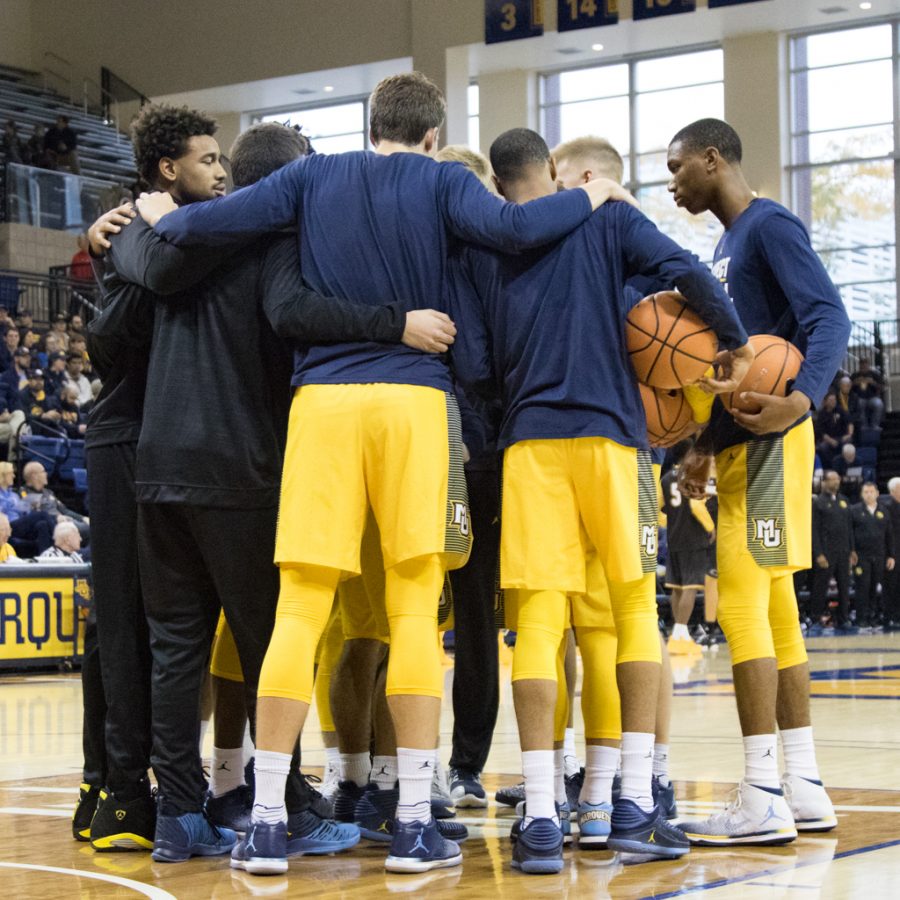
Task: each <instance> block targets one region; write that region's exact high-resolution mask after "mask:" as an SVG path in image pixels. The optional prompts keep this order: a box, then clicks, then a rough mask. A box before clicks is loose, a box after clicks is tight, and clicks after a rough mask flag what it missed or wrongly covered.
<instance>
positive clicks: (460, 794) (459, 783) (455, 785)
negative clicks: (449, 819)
mask: <svg viewBox="0 0 900 900" xmlns="http://www.w3.org/2000/svg"><path fill="white" fill-rule="evenodd" d="M450 799H451V800H453V804H454V806H456V807H457V808H458V809H471V808H484V807H485V806H487V805H488V799H487V795H486V794H485V793H484V787H483V785H482V784H481V775H480V773H478V772H474V771H472V770H471V769H450Z"/></svg>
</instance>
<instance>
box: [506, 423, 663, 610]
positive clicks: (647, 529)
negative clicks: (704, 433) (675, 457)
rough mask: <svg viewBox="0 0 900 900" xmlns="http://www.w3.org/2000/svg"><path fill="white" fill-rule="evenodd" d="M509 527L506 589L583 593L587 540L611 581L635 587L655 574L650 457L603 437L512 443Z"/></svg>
mask: <svg viewBox="0 0 900 900" xmlns="http://www.w3.org/2000/svg"><path fill="white" fill-rule="evenodd" d="M502 523H503V524H502V530H501V539H500V578H501V586H502V587H504V588H514V589H525V590H559V591H565V592H567V593H573V594H584V593H585V590H586V587H585V569H586V561H587V556H588V548H587V547H586V546H585V534H586V536H587V539H588V540H589V541H590V543H591V544H592V545H593V547H594V548H595V549H596V552H597V555H598V556H599V558H600V563H601V565H602V566H603V570H604V572H605V573H606V576H607V578H608V579H609V580H610V581H615V582H631V581H636V580H637V579H639V578H641V577H642V576H643V575H644V574H645V573H648V572H655V571H656V548H657V512H656V486H655V483H654V480H653V469H652V464H651V461H650V454H649V453H648V452H646V451H643V450H636V449H634V448H631V447H623V446H622V445H621V444H617V443H616V442H615V441H611V440H609V439H607V438H600V437H589V438H566V439H554V440H532V441H521V442H519V443H517V444H513V445H512V446H511V447H509V448H507V450H506V453H505V456H504V464H503V513H502ZM582 523H583V530H582Z"/></svg>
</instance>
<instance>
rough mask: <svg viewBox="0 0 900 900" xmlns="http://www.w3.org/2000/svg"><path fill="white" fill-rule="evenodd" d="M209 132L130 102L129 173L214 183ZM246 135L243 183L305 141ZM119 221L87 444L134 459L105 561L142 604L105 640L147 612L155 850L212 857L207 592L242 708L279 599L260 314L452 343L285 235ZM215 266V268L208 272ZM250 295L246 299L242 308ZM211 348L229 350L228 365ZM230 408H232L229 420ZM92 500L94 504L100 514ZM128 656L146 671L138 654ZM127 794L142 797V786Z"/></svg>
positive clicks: (441, 328)
mask: <svg viewBox="0 0 900 900" xmlns="http://www.w3.org/2000/svg"><path fill="white" fill-rule="evenodd" d="M214 128H215V125H214V123H213V122H212V120H210V119H208V118H207V117H205V116H202V115H201V114H199V113H195V112H192V111H190V110H178V109H173V108H171V107H159V106H154V107H147V108H145V110H144V112H143V113H142V114H141V116H140V117H139V119H138V120H137V122H136V124H135V138H136V141H135V143H136V148H137V156H138V161H139V165H140V166H141V170H142V174H143V176H144V178H145V179H146V180H147V181H148V182H150V183H152V184H153V185H155V186H158V187H164V188H166V190H167V191H169V192H170V193H171V194H172V195H173V196H174V197H176V198H177V199H179V200H180V201H181V202H191V201H193V200H196V199H203V198H204V197H206V196H209V195H210V194H215V193H218V192H219V190H220V187H221V184H222V182H221V178H220V174H221V170H220V167H219V166H218V164H217V159H218V147H217V146H216V144H215V141H214V140H213V138H212V135H211V133H212V131H214ZM276 129H277V130H276ZM252 131H253V134H251V135H245V136H244V140H243V143H241V142H240V141H239V145H236V148H235V151H234V162H235V173H236V175H237V173H238V171H239V165H238V164H239V163H240V161H241V160H242V159H243V160H244V161H245V162H246V163H247V165H246V167H245V168H246V171H247V173H248V174H247V176H246V177H248V178H250V177H254V178H258V177H261V175H262V174H266V172H267V171H271V170H272V169H273V168H277V167H278V166H280V165H282V164H284V163H286V162H289V161H290V160H291V159H294V158H296V157H297V156H299V155H301V153H302V152H303V148H302V146H301V144H300V142H299V141H298V140H297V136H296V135H294V138H289V139H288V140H287V141H285V139H284V138H285V134H286V133H287V132H289V129H283V128H281V126H264V127H259V128H257V129H254V130H252ZM290 133H291V134H294V133H293V132H290ZM173 135H174V137H173ZM272 145H274V146H275V148H276V149H275V150H273V146H272ZM240 147H243V157H242V155H241V152H240V149H239V148H240ZM277 148H280V149H277ZM279 154H280V155H279ZM238 183H240V182H238ZM129 221H130V219H129V218H128V217H127V216H121V215H120V216H119V217H118V218H116V217H114V216H113V217H107V219H106V225H105V226H104V227H105V228H106V229H107V230H108V231H110V232H113V233H115V232H118V231H120V229H122V228H124V231H122V233H121V234H119V235H118V236H115V237H113V238H112V242H111V245H109V242H106V243H107V244H108V245H109V251H110V252H109V256H110V262H111V265H112V271H111V273H110V275H109V277H108V278H107V281H106V284H107V287H108V288H109V289H110V290H111V291H112V295H113V296H114V300H113V303H111V304H110V306H109V308H108V309H107V312H106V313H104V316H101V317H100V320H99V321H98V322H97V323H94V327H93V329H92V331H93V333H94V334H95V336H96V334H98V333H100V332H101V331H102V330H105V329H107V330H109V331H110V332H113V333H114V334H116V335H118V338H119V339H120V340H121V341H122V343H121V344H120V345H119V346H118V348H117V349H118V352H116V353H113V354H111V357H112V360H114V361H116V362H118V363H119V364H120V366H121V372H120V373H119V375H120V377H119V378H118V379H116V378H115V377H113V376H112V375H110V374H109V373H107V378H105V379H104V394H105V395H106V396H105V398H104V396H101V402H100V403H98V406H97V407H96V408H95V411H94V413H93V414H92V418H91V428H90V429H89V434H90V433H93V435H94V441H93V443H94V445H95V446H97V441H102V442H103V443H102V444H101V446H104V447H107V448H109V447H112V450H107V451H106V452H107V455H108V454H109V453H112V452H118V450H117V445H122V444H127V445H128V446H127V456H128V460H127V462H128V463H129V464H130V465H131V466H132V467H133V470H130V471H129V470H127V466H126V467H122V466H120V467H119V468H118V470H117V471H118V473H119V479H118V480H119V483H120V485H121V484H122V483H124V482H127V483H128V485H129V487H130V488H131V487H132V486H134V485H135V482H136V490H135V493H134V498H133V499H132V498H129V502H128V503H127V504H125V503H124V498H122V497H120V496H117V498H116V499H121V500H122V501H123V509H122V510H121V513H122V518H123V521H122V522H120V523H119V528H120V531H124V530H126V526H127V534H128V535H129V537H131V538H132V539H133V540H134V544H133V547H134V548H136V549H129V550H128V552H127V553H126V552H124V551H121V549H120V550H118V551H116V553H117V554H118V555H115V554H112V555H113V556H115V560H114V561H115V562H116V563H117V565H119V566H120V567H121V568H122V569H123V570H125V569H128V570H129V571H130V572H131V574H132V575H133V574H134V573H135V572H136V567H135V559H136V555H137V556H139V557H140V560H141V584H142V586H143V599H141V596H140V592H139V587H138V584H137V582H136V581H135V582H134V583H133V589H132V592H131V598H130V599H131V609H130V611H128V612H125V611H124V610H117V613H121V614H120V615H118V616H117V617H115V616H114V617H113V618H108V622H109V626H110V628H111V629H112V630H113V631H115V632H117V633H118V634H119V635H124V633H125V632H129V630H130V633H128V634H127V635H125V637H127V639H128V640H133V641H134V642H135V643H137V644H140V648H141V649H140V653H139V654H136V655H137V656H138V658H140V659H142V660H143V658H144V657H145V656H146V646H147V639H146V637H144V636H143V635H141V634H139V633H138V634H134V633H133V632H135V631H137V630H138V628H137V627H136V626H135V625H134V624H133V623H134V621H135V620H137V619H140V615H139V611H140V608H141V605H142V604H143V606H144V607H145V609H146V613H147V617H148V619H149V622H150V633H151V643H152V644H153V667H154V671H155V674H154V678H153V704H152V706H153V744H154V751H153V756H152V763H153V766H154V769H155V771H156V774H157V780H158V782H159V784H160V789H161V795H162V799H161V804H160V816H159V819H158V821H157V824H156V850H155V854H154V855H155V857H156V858H158V859H162V860H164V861H176V860H178V859H184V858H187V856H188V855H190V854H191V853H192V852H202V853H209V852H226V851H227V850H228V849H229V847H230V845H231V843H232V842H233V839H232V838H231V836H230V835H229V834H228V833H227V832H225V831H224V829H223V830H221V831H219V832H215V831H213V830H212V829H211V828H210V826H209V825H208V824H207V823H206V821H205V820H204V819H203V816H202V815H201V814H200V810H201V806H202V803H203V799H204V794H205V790H206V784H205V781H204V780H203V776H202V772H201V769H200V760H199V755H198V747H197V744H198V741H197V731H198V724H197V723H198V721H199V716H198V709H197V707H198V704H199V684H200V681H201V680H202V676H203V670H204V661H205V659H206V657H207V655H208V651H209V645H210V641H211V637H212V630H211V629H212V627H213V626H214V624H215V617H216V615H217V614H218V609H219V603H220V601H223V602H224V605H225V607H226V612H227V613H228V614H229V619H230V620H231V625H232V629H233V632H234V635H235V640H236V642H237V646H238V649H239V653H240V655H241V662H242V667H243V670H244V675H245V679H246V686H247V699H248V707H249V708H250V709H251V715H252V709H253V701H254V700H255V685H256V678H257V677H258V670H259V663H260V662H261V659H262V654H263V652H264V651H265V647H266V644H267V642H268V633H269V631H270V630H271V620H272V617H273V615H274V607H275V600H276V598H277V578H276V577H275V569H274V566H273V565H272V562H271V560H272V555H273V551H272V542H273V541H274V526H275V506H274V503H275V498H276V495H277V488H278V479H279V476H280V468H281V452H282V449H281V448H282V444H283V435H284V430H285V428H286V410H287V405H288V403H289V401H290V393H289V387H288V385H289V376H290V359H289V353H288V349H287V346H286V345H285V344H284V343H283V342H282V341H281V340H279V339H278V338H277V337H276V335H275V334H274V332H273V330H272V325H271V324H270V322H272V323H277V324H278V326H279V327H280V328H284V329H286V332H287V334H288V335H289V336H290V337H292V338H293V339H295V340H297V341H310V340H325V341H327V340H334V339H337V338H347V337H348V336H349V337H350V338H352V339H362V338H363V337H369V338H372V339H375V340H382V341H387V342H390V341H399V340H401V339H403V340H404V341H406V342H407V343H409V344H410V345H412V346H416V347H418V348H419V349H429V348H430V345H432V344H436V343H440V342H436V338H437V337H446V338H447V339H449V340H452V337H450V336H448V332H447V323H449V320H448V319H447V318H446V317H445V316H441V315H440V314H436V313H432V312H431V311H419V312H418V313H416V314H412V313H411V314H409V315H407V316H406V318H405V319H404V314H403V312H402V311H401V310H400V308H399V305H396V304H395V305H394V306H389V307H376V308H372V307H368V306H358V305H356V304H352V303H343V302H338V301H337V300H334V299H333V298H325V297H320V296H319V295H316V294H313V293H311V292H309V291H306V290H305V289H303V288H302V287H301V280H300V277H299V271H298V269H297V262H296V251H295V249H294V238H293V237H292V236H291V235H282V236H277V237H274V238H272V239H269V240H266V241H265V242H260V243H257V244H254V245H253V246H252V247H249V248H247V249H246V250H245V251H243V252H242V253H240V254H237V255H234V254H232V256H231V257H230V258H228V259H226V258H225V255H224V254H222V253H217V254H212V253H206V254H204V253H199V252H198V253H189V254H186V253H184V252H183V251H179V250H177V249H175V248H170V247H161V246H160V244H161V242H160V241H159V240H158V239H157V238H156V237H155V235H154V234H153V232H152V231H150V230H149V229H147V228H146V226H145V225H144V224H143V222H142V221H140V220H137V221H134V222H133V223H131V224H130V225H128V227H127V228H125V227H124V226H125V223H127V222H129ZM99 226H100V223H97V225H96V226H95V229H94V230H92V231H94V232H95V234H94V237H95V239H96V240H97V243H98V245H101V246H102V243H103V241H104V239H103V238H102V231H103V230H104V229H103V228H100V227H99ZM220 263H221V267H220V270H219V271H218V272H216V273H214V274H210V272H211V270H212V269H213V268H214V267H215V266H216V265H219V264H220ZM154 298H156V302H154ZM253 298H256V302H250V301H251V300H252V299H253ZM451 328H452V326H451ZM151 334H152V340H151V341H148V338H149V337H150V335H151ZM110 340H112V338H110ZM129 340H130V341H132V342H133V343H132V344H131V349H128V348H129V344H128V341H129ZM134 344H137V345H138V347H137V349H136V348H135V347H134ZM426 345H428V346H426ZM442 346H443V345H442ZM435 349H437V347H435ZM95 353H98V356H99V360H98V361H99V363H100V365H102V364H103V359H102V356H103V355H102V353H99V351H98V350H97V349H95V347H94V346H92V347H91V354H92V356H94V354H95ZM223 359H227V360H229V365H228V367H227V368H226V367H223V365H222V360H223ZM186 371H190V372H191V373H192V384H191V385H190V389H189V390H188V389H187V387H188V386H187V385H185V384H182V383H181V377H182V375H183V373H184V372H186ZM145 384H149V388H146V387H145ZM104 399H106V403H104V402H102V401H103V400H104ZM235 410H240V413H241V415H240V423H241V427H237V424H236V422H235V415H234V413H235ZM138 439H139V441H138ZM136 441H138V444H137V447H135V442H136ZM89 443H92V442H91V441H89ZM119 449H121V448H119ZM135 450H136V453H135ZM94 455H95V456H96V455H97V454H94ZM99 468H100V467H99V466H98V469H99ZM103 469H104V471H105V473H106V474H104V476H102V484H104V485H105V489H106V490H107V491H108V492H114V485H113V484H112V483H107V482H108V481H109V479H108V478H107V475H108V474H109V472H110V471H111V469H110V467H108V466H103ZM98 480H101V479H98ZM93 489H94V487H93V485H92V491H93ZM103 489H104V488H102V487H101V490H103ZM120 493H124V492H122V491H120ZM135 500H136V501H137V504H138V507H135ZM101 502H102V501H101ZM95 504H96V500H94V499H92V502H91V508H92V511H93V512H94V515H95V517H97V518H99V517H100V516H99V514H98V512H97V509H96V505H95ZM125 506H127V509H125V508H124V507H125ZM136 508H137V509H139V513H137V518H138V519H139V520H140V525H139V526H138V527H137V531H136V530H135V527H136V526H135V515H136V513H135V510H136ZM125 519H127V522H125V521H124V520H125ZM120 547H121V545H120ZM111 561H113V560H112V559H111ZM129 583H130V582H129ZM108 587H109V591H110V593H108V594H107V597H106V601H105V604H106V607H107V608H110V607H112V605H113V604H114V603H115V602H116V601H115V599H114V595H113V594H112V591H113V590H114V588H113V585H111V584H110V585H108ZM100 593H102V587H101V589H100ZM103 605H104V600H103V599H102V598H101V600H100V606H101V607H102V606H103ZM101 618H102V610H101ZM113 640H114V639H113ZM101 646H103V638H101ZM115 656H116V657H117V658H118V657H119V656H120V654H119V653H116V654H115ZM119 664H121V663H119ZM143 665H144V667H145V668H144V670H143V671H145V670H146V661H144V663H143ZM109 680H110V681H115V682H116V683H118V684H121V683H122V681H123V678H122V676H121V674H115V675H112V674H111V675H110V679H109ZM144 683H146V676H144V677H143V680H142V681H141V684H144ZM124 721H125V720H123V722H124ZM140 721H141V722H143V721H145V717H143V718H141V719H140ZM108 730H109V726H108ZM135 736H136V737H139V738H141V740H139V741H137V743H138V744H139V746H136V747H134V748H133V750H134V751H135V752H134V756H133V765H132V768H131V770H130V772H129V775H128V780H129V782H130V783H131V784H139V785H140V784H142V781H141V779H142V777H143V774H144V772H145V770H146V760H147V751H148V749H149V742H148V740H147V731H146V729H145V728H144V729H135ZM295 774H296V773H295ZM119 790H120V791H122V788H119ZM139 793H140V794H141V796H142V797H143V802H144V803H145V804H146V802H147V797H148V796H149V795H148V792H147V790H146V788H145V787H144V788H142V789H141V791H139ZM289 801H290V802H291V804H292V805H291V810H292V812H294V813H296V815H297V816H298V817H300V818H303V817H305V816H306V815H307V813H306V808H307V806H308V792H307V789H306V785H305V782H303V781H302V779H301V778H300V777H299V774H296V777H292V779H291V780H290V781H289ZM315 824H316V825H319V824H321V820H317V821H316V823H315ZM151 833H152V831H151ZM223 835H224V839H223ZM98 837H99V835H98ZM105 837H106V838H110V835H105ZM104 849H106V848H104Z"/></svg>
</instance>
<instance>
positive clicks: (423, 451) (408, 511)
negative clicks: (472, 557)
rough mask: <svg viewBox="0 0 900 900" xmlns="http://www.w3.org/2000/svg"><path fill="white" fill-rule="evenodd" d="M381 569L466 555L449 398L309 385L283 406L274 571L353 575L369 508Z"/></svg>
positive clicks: (457, 430)
mask: <svg viewBox="0 0 900 900" xmlns="http://www.w3.org/2000/svg"><path fill="white" fill-rule="evenodd" d="M370 505H371V509H372V511H373V513H374V515H375V519H376V521H377V522H378V527H379V529H380V532H381V549H382V553H383V556H384V565H385V566H386V567H388V568H390V567H393V566H395V565H397V564H398V563H401V562H405V561H406V560H411V559H416V558H419V557H423V556H431V555H437V556H439V558H440V559H441V561H442V562H443V564H444V566H445V567H446V568H448V569H453V568H458V567H460V566H462V565H464V564H465V562H466V560H467V559H468V555H469V549H470V547H471V541H472V532H471V525H470V519H469V507H468V496H467V493H466V480H465V474H464V472H463V456H462V433H461V427H460V418H459V409H458V407H457V405H456V399H455V398H454V397H452V396H451V395H450V394H446V393H444V392H443V391H439V390H436V389H435V388H430V387H421V386H416V385H405V384H312V385H304V386H303V387H301V388H298V389H297V391H296V392H295V394H294V401H293V404H292V406H291V416H290V422H289V425H288V439H287V448H286V453H285V465H284V474H283V477H282V486H281V503H280V509H279V520H278V536H277V540H276V545H275V562H276V563H278V564H279V565H291V566H297V565H313V566H323V567H327V568H331V569H338V570H340V571H342V572H345V573H351V574H356V575H358V574H359V573H360V571H361V564H360V543H361V540H362V536H363V532H364V530H365V525H366V514H367V510H368V508H369V506H370Z"/></svg>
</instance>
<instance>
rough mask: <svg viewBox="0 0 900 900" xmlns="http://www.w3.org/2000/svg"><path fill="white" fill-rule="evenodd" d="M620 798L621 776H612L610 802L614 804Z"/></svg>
mask: <svg viewBox="0 0 900 900" xmlns="http://www.w3.org/2000/svg"><path fill="white" fill-rule="evenodd" d="M621 796H622V776H621V775H613V786H612V802H613V804H615V802H616V800H618V799H619V797H621Z"/></svg>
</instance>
